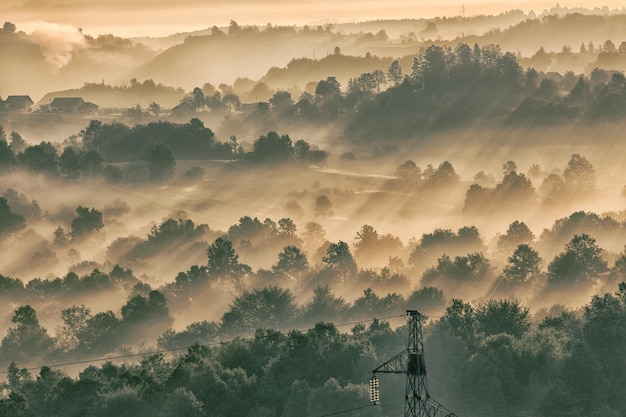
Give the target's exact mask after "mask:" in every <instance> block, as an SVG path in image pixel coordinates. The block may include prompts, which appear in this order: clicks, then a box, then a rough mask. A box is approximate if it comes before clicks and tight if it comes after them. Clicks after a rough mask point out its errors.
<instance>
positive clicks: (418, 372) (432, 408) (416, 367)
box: [370, 310, 456, 417]
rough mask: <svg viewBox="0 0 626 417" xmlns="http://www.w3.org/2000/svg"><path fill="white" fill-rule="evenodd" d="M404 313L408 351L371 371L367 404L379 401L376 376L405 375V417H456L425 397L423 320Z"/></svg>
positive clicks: (414, 313) (414, 311)
mask: <svg viewBox="0 0 626 417" xmlns="http://www.w3.org/2000/svg"><path fill="white" fill-rule="evenodd" d="M406 313H407V315H408V316H409V342H408V345H407V348H406V349H405V350H403V351H402V352H400V353H398V354H397V355H396V356H394V357H393V358H391V359H389V360H388V361H387V362H385V363H383V364H382V365H380V366H379V367H378V368H376V369H374V370H373V371H372V374H373V376H372V378H371V379H370V401H371V402H372V403H374V404H376V403H378V402H379V401H380V392H379V381H378V378H377V377H376V373H388V374H406V395H405V400H406V401H405V403H404V416H405V417H456V414H454V413H453V412H452V411H450V410H448V409H447V408H446V407H444V406H443V405H441V404H440V403H438V402H437V401H435V400H434V399H432V398H431V397H430V395H429V394H428V385H427V384H426V362H425V360H424V341H423V338H422V322H421V320H422V319H423V316H422V315H421V314H420V313H419V312H418V311H417V310H407V311H406Z"/></svg>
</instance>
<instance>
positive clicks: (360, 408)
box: [319, 404, 375, 417]
mask: <svg viewBox="0 0 626 417" xmlns="http://www.w3.org/2000/svg"><path fill="white" fill-rule="evenodd" d="M374 406H375V404H368V405H363V406H361V407H355V408H351V409H349V410H343V411H336V412H334V413H330V414H323V415H321V416H319V417H329V416H337V415H339V414H344V413H349V412H350V411H356V410H362V409H364V408H369V407H374Z"/></svg>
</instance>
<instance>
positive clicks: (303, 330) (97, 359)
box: [0, 314, 406, 375]
mask: <svg viewBox="0 0 626 417" xmlns="http://www.w3.org/2000/svg"><path fill="white" fill-rule="evenodd" d="M405 316H406V314H402V315H394V316H388V317H380V318H378V317H374V318H372V319H367V320H360V321H354V322H348V323H340V324H334V326H335V327H344V326H351V325H356V324H361V323H370V322H373V321H375V320H387V319H392V318H399V317H405ZM314 329H315V327H310V328H307V329H293V330H291V331H298V332H307V331H310V330H314ZM291 331H290V332H291ZM279 335H280V336H289V332H288V333H285V332H275V333H272V334H269V335H264V336H261V337H258V338H260V339H267V338H270V337H273V336H279ZM255 339H257V337H254V338H252V337H248V338H242V337H237V338H235V339H230V340H224V341H219V342H211V343H203V344H202V346H217V345H223V344H228V343H233V342H237V341H246V340H247V341H253V340H255ZM192 346H193V345H192ZM190 347H191V346H184V347H175V348H170V349H159V350H154V351H149V352H140V353H129V354H126V355H118V356H108V357H103V358H93V359H84V360H79V361H72V362H64V363H57V364H52V365H40V366H36V367H30V368H21V369H25V370H27V371H33V370H37V369H41V368H43V367H48V368H61V367H64V366H71V365H80V364H85V363H95V362H104V361H111V360H117V359H128V358H134V357H137V356H149V355H158V354H162V353H170V352H176V351H179V350H188V349H189V348H190ZM8 373H9V371H8V370H7V371H0V375H3V374H8Z"/></svg>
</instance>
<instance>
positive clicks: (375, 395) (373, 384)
mask: <svg viewBox="0 0 626 417" xmlns="http://www.w3.org/2000/svg"><path fill="white" fill-rule="evenodd" d="M379 386H380V382H379V380H378V378H376V376H372V377H371V378H370V402H371V403H374V404H376V403H377V402H379V401H380V389H379Z"/></svg>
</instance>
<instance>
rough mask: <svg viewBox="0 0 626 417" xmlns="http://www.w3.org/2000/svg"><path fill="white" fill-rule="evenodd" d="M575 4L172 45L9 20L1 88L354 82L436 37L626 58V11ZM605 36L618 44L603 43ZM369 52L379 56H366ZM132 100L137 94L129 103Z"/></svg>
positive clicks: (536, 53) (521, 53) (526, 61)
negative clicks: (586, 10) (623, 52)
mask: <svg viewBox="0 0 626 417" xmlns="http://www.w3.org/2000/svg"><path fill="white" fill-rule="evenodd" d="M566 12H570V11H569V10H567V9H558V10H553V11H551V13H552V14H550V13H548V12H546V14H544V15H541V16H539V17H536V16H532V15H530V16H529V15H525V14H523V13H521V12H519V11H512V12H509V13H505V14H502V15H498V16H477V17H468V18H461V17H456V18H445V19H431V20H424V19H416V20H406V21H376V22H370V23H364V24H343V25H331V24H328V25H324V26H317V27H308V26H304V27H295V26H293V27H292V26H271V25H268V26H265V27H257V26H239V25H238V24H237V23H236V22H235V21H233V22H231V25H230V26H229V27H227V28H217V27H213V28H211V29H208V30H207V31H201V32H197V33H193V32H192V33H189V34H185V36H184V37H183V36H173V37H172V38H171V39H173V40H174V41H171V39H170V43H169V44H167V48H165V49H160V48H161V47H164V46H165V45H160V44H159V39H133V40H130V39H124V38H119V37H116V36H113V35H99V36H96V37H92V36H89V35H84V34H82V33H81V32H79V31H78V29H75V28H64V30H65V31H67V33H65V32H64V33H63V39H64V41H63V42H60V43H59V42H58V41H56V40H57V39H58V38H59V34H58V33H55V32H54V30H53V29H52V28H46V27H43V28H41V29H40V30H39V31H36V32H33V33H32V34H30V35H27V34H25V33H24V32H21V31H20V30H19V28H16V27H15V26H14V25H12V24H10V23H8V24H7V25H5V27H4V29H2V30H1V31H0V35H1V36H0V54H1V56H2V61H3V63H4V65H3V66H2V68H1V69H0V71H1V72H0V74H1V75H2V76H1V77H0V80H1V81H0V83H2V84H0V91H1V92H2V93H4V95H5V96H6V95H8V94H29V95H31V96H35V97H37V98H39V97H41V96H43V95H44V94H45V93H48V92H51V91H54V90H66V89H70V88H77V87H79V86H80V85H82V83H84V82H87V83H91V84H93V83H98V84H99V83H102V82H103V80H104V81H105V82H106V83H107V84H110V85H122V84H123V83H128V80H131V79H133V78H136V79H140V80H144V79H152V80H154V82H155V83H157V84H163V85H169V86H173V87H175V88H178V87H182V88H184V89H185V90H188V91H189V90H191V89H193V88H194V87H195V86H202V85H203V84H204V83H207V82H209V83H212V84H214V85H216V86H217V85H219V84H221V83H226V84H231V85H232V83H233V82H234V81H235V80H236V79H237V78H248V79H251V80H256V82H259V81H262V82H263V83H265V84H266V85H267V87H268V88H269V89H270V90H279V89H280V90H285V89H295V88H297V89H299V91H304V90H305V87H306V84H307V83H310V82H317V81H319V80H320V79H325V78H326V77H328V76H335V77H336V78H337V80H338V81H339V82H340V83H342V84H344V85H345V84H346V83H347V81H348V80H349V79H350V78H355V77H358V76H359V75H360V74H361V73H364V72H371V71H372V70H374V69H381V70H383V69H385V68H386V67H387V66H388V65H389V63H391V61H393V60H394V59H398V60H399V61H400V62H401V64H403V66H404V67H405V68H407V67H408V66H410V60H411V59H412V57H414V56H416V55H418V54H419V53H420V51H422V52H423V50H424V49H426V48H427V47H428V46H430V45H431V44H436V45H439V46H442V47H452V48H454V47H456V46H457V45H458V44H459V43H466V44H469V45H473V44H475V43H478V44H479V45H482V46H485V45H490V44H497V45H500V47H501V48H502V50H504V51H511V52H513V53H514V54H516V56H517V57H518V58H520V60H521V61H520V62H521V64H522V65H523V67H524V68H526V67H533V68H535V69H536V70H538V71H559V72H565V71H567V70H570V71H574V72H575V73H576V74H579V73H589V72H590V71H591V70H592V69H593V68H594V67H598V68H603V69H606V70H619V69H622V70H623V69H625V68H626V66H625V65H624V61H623V59H622V58H620V56H619V55H615V56H614V55H613V54H614V53H615V52H617V51H618V50H619V46H620V44H621V42H622V41H624V39H626V33H624V27H626V25H624V22H623V21H624V19H625V18H626V17H625V15H623V14H620V13H618V12H614V13H606V14H595V15H594V14H583V13H580V12H576V13H569V14H568V13H566ZM572 12H573V10H572ZM166 39H167V38H166ZM606 41H611V42H612V43H613V45H614V46H615V48H613V49H612V48H610V47H609V48H608V49H604V48H603V46H604V44H605V42H606ZM142 42H145V43H142ZM336 48H339V49H340V50H341V51H342V54H343V55H344V61H343V62H341V61H339V62H336V61H333V60H332V59H331V60H327V61H323V59H324V58H327V57H329V56H331V55H333V52H334V51H335V49H336ZM544 52H545V54H544ZM601 52H602V53H604V55H602V53H601ZM607 54H608V56H606V55H607ZM368 55H369V56H372V57H375V58H376V60H377V61H378V62H376V60H372V59H365V58H364V57H366V56H368ZM348 56H349V57H352V58H351V59H348V58H347V57H348ZM292 61H294V62H292ZM290 62H292V65H291V66H292V68H291V70H290V71H286V72H285V71H283V72H282V73H281V74H280V75H281V76H280V77H273V76H272V74H271V72H270V73H268V71H269V70H270V69H271V68H273V67H276V68H283V67H288V66H289V65H288V64H290ZM294 91H295V90H294ZM120 100H123V99H122V98H121V97H120ZM152 100H155V101H157V102H159V97H154V98H152V99H147V101H139V102H141V103H142V104H143V105H144V106H145V105H147V103H148V102H149V101H152ZM88 101H93V102H95V103H99V100H92V99H89V100H88ZM136 103H137V101H135V103H134V104H136ZM127 105H128V101H124V102H122V103H121V104H120V106H122V107H125V106H127Z"/></svg>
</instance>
